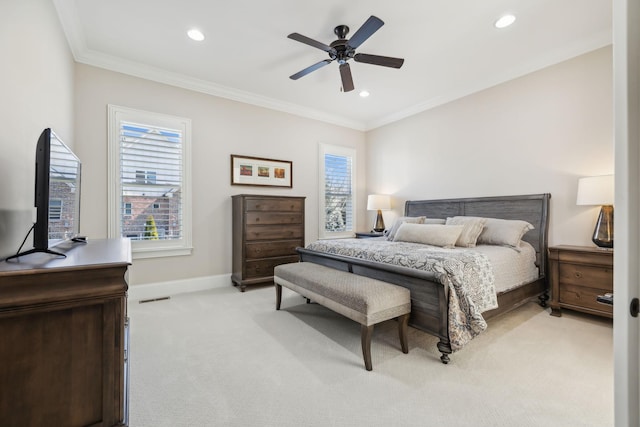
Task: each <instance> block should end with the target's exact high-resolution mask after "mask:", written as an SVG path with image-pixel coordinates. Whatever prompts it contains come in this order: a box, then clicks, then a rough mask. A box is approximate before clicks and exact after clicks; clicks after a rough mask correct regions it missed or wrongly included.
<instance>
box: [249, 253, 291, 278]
mask: <svg viewBox="0 0 640 427" xmlns="http://www.w3.org/2000/svg"><path fill="white" fill-rule="evenodd" d="M299 260H300V257H299V256H297V255H295V256H287V257H278V258H268V259H261V260H256V261H246V263H245V274H244V277H245V278H246V279H251V278H252V277H265V276H273V269H274V268H275V266H276V265H280V264H288V263H290V262H298V261H299Z"/></svg>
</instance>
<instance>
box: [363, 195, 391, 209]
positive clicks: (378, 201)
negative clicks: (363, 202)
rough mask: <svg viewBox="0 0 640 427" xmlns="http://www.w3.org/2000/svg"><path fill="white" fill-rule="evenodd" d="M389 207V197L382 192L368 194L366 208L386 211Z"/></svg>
mask: <svg viewBox="0 0 640 427" xmlns="http://www.w3.org/2000/svg"><path fill="white" fill-rule="evenodd" d="M389 209H391V197H389V196H387V195H382V194H370V195H369V197H368V198H367V210H369V211H377V210H381V211H388V210H389Z"/></svg>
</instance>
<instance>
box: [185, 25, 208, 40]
mask: <svg viewBox="0 0 640 427" xmlns="http://www.w3.org/2000/svg"><path fill="white" fill-rule="evenodd" d="M187 35H188V36H189V38H190V39H191V40H195V41H197V42H201V41H202V40H204V34H202V31H200V30H198V29H195V28H192V29H190V30H189V31H187Z"/></svg>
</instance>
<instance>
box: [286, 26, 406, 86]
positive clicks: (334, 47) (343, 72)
mask: <svg viewBox="0 0 640 427" xmlns="http://www.w3.org/2000/svg"><path fill="white" fill-rule="evenodd" d="M383 25H384V22H383V21H382V20H381V19H380V18H378V17H375V16H373V15H371V16H370V17H369V19H367V21H366V22H365V23H364V24H362V26H361V27H360V28H359V29H358V31H356V32H355V33H354V34H353V36H352V37H351V38H350V39H347V38H346V37H347V34H348V33H349V27H347V26H346V25H338V26H337V27H336V28H335V29H334V30H333V32H334V33H335V34H336V35H337V36H338V40H336V41H334V42H333V43H331V44H330V45H326V44H324V43H321V42H319V41H316V40H313V39H310V38H309V37H306V36H303V35H302V34H298V33H291V34H289V35H288V36H287V37H288V38H290V39H292V40H296V41H299V42H300V43H304V44H308V45H309V46H311V47H315V48H317V49H321V50H324V51H325V52H327V53H328V54H329V58H331V59H325V60H322V61H320V62H318V63H316V64H313V65H311V66H309V67H307V68H305V69H304V70H301V71H298V72H297V73H295V74H293V75H291V76H289V78H290V79H292V80H298V79H299V78H300V77H304V76H306V75H307V74H309V73H311V72H312V71H315V70H317V69H318V68H321V67H324V66H325V65H327V64H330V63H331V62H333V61H338V64H340V78H341V79H342V90H343V91H344V92H349V91H352V90H353V78H352V76H351V68H350V67H349V64H348V63H347V61H348V60H350V59H352V58H353V60H354V61H356V62H363V63H365V64H373V65H382V66H383V67H391V68H400V67H402V64H403V63H404V59H402V58H391V57H388V56H379V55H368V54H366V53H356V49H357V48H358V47H359V46H360V45H361V44H362V43H364V42H365V41H366V40H367V39H368V38H369V37H371V36H372V35H373V33H375V32H376V31H378V30H379V29H380V27H382V26H383Z"/></svg>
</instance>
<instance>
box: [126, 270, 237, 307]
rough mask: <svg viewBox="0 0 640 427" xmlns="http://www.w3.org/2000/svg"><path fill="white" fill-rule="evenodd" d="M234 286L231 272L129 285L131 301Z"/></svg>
mask: <svg viewBox="0 0 640 427" xmlns="http://www.w3.org/2000/svg"><path fill="white" fill-rule="evenodd" d="M224 286H232V282H231V275H230V274H220V275H217V276H206V277H194V278H190V279H184V280H172V281H169V282H158V283H146V284H144V285H135V286H129V291H128V292H127V294H128V299H129V301H140V300H148V299H155V298H163V297H168V296H172V295H178V294H184V293H187V292H197V291H206V290H209V289H215V288H221V287H224Z"/></svg>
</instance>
